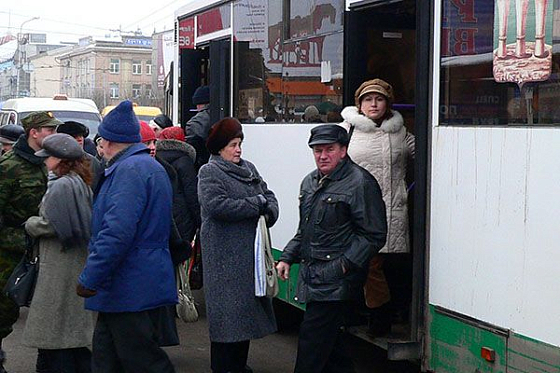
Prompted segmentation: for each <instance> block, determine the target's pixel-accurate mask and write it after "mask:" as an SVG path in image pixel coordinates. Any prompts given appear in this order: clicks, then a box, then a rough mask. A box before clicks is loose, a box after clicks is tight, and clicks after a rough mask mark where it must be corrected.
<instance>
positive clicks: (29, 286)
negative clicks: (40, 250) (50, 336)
mask: <svg viewBox="0 0 560 373" xmlns="http://www.w3.org/2000/svg"><path fill="white" fill-rule="evenodd" d="M25 246H26V248H25V253H24V254H23V257H22V258H21V260H20V261H19V263H18V265H17V266H16V267H15V268H14V271H13V272H12V274H11V275H10V277H9V278H8V281H7V282H6V285H5V286H4V290H3V292H4V294H5V295H6V296H7V297H8V298H10V299H11V300H12V301H14V303H15V304H17V305H18V306H19V307H29V305H30V304H31V299H32V298H33V293H34V291H35V284H36V283H37V274H38V273H39V254H36V255H35V254H34V247H35V242H34V240H33V239H31V238H30V237H29V236H27V235H26V245H25Z"/></svg>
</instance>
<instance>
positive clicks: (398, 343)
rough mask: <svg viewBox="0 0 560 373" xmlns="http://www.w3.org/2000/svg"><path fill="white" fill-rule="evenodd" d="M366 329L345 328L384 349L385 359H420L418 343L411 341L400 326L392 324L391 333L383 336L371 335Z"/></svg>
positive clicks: (359, 327) (357, 327)
mask: <svg viewBox="0 0 560 373" xmlns="http://www.w3.org/2000/svg"><path fill="white" fill-rule="evenodd" d="M395 329H396V330H395ZM367 330H368V329H367V327H366V326H352V327H348V328H346V331H347V332H348V333H350V334H352V335H354V336H356V337H358V338H360V339H363V340H365V341H366V342H368V343H371V344H373V345H375V346H377V347H379V348H382V349H384V350H386V351H387V359H389V360H417V359H420V353H421V349H420V343H419V342H416V341H411V340H410V338H409V337H408V335H407V333H403V330H402V329H401V328H395V327H394V326H393V329H392V331H391V333H390V334H389V335H387V336H383V337H371V336H370V335H369V334H368V333H367Z"/></svg>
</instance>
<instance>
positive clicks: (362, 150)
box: [341, 79, 415, 335]
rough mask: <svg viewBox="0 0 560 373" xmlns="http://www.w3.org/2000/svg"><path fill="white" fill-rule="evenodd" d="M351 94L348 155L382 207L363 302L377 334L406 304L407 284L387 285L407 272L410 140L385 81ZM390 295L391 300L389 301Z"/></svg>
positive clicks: (346, 119) (374, 81) (370, 82)
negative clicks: (377, 247)
mask: <svg viewBox="0 0 560 373" xmlns="http://www.w3.org/2000/svg"><path fill="white" fill-rule="evenodd" d="M354 98H355V103H356V106H349V107H346V108H345V109H344V110H342V112H341V115H342V118H343V119H344V122H342V123H341V125H342V126H344V127H345V128H346V129H347V130H348V131H349V132H350V136H351V139H350V144H349V146H348V154H349V155H350V157H351V158H352V160H353V161H354V162H356V163H357V164H358V165H360V166H362V167H363V168H365V169H366V170H367V171H369V172H370V173H371V174H372V175H373V176H374V177H375V178H376V179H377V181H378V183H379V185H380V187H381V192H382V194H383V200H384V202H385V206H386V211H387V228H388V231H387V243H386V244H385V247H383V248H382V249H381V251H380V252H379V254H378V255H376V256H375V257H374V258H373V259H372V260H371V262H370V268H369V273H368V278H367V281H366V284H365V287H364V294H365V300H366V305H367V306H368V307H369V308H370V309H371V314H370V315H371V317H370V322H369V331H370V333H371V334H373V335H382V334H386V333H388V332H389V331H390V329H391V322H390V321H391V320H390V319H391V312H392V311H393V310H392V309H391V307H393V306H400V307H402V308H406V310H405V313H406V311H407V309H408V307H409V306H410V305H409V304H408V302H409V301H408V297H409V294H406V293H408V292H409V290H408V289H407V287H409V286H410V285H409V284H402V286H401V287H403V288H404V290H403V289H399V291H398V292H397V291H390V289H393V290H395V286H393V285H395V282H398V281H392V280H393V278H397V279H399V278H400V279H402V278H405V279H409V276H410V274H409V273H402V272H403V271H404V272H409V271H407V270H406V267H407V263H409V260H410V259H409V253H410V242H409V232H408V211H407V186H406V181H405V178H406V171H407V167H406V166H407V161H408V160H409V159H411V158H414V151H415V144H414V136H413V135H411V134H410V133H409V132H408V131H407V130H406V127H405V126H404V120H403V117H402V115H401V114H400V113H399V112H398V111H396V110H392V108H391V105H392V103H393V100H394V95H393V87H392V86H391V85H390V84H389V83H387V82H385V81H384V80H381V79H372V80H368V81H366V82H364V83H362V85H360V87H359V88H358V89H357V90H356V93H355V96H354ZM391 269H393V270H391ZM395 272H397V273H395ZM399 272H400V273H399ZM408 281H409V280H408ZM401 282H402V281H401ZM405 282H406V281H405ZM391 298H393V299H392V302H391V303H393V304H391V303H390V302H389V301H390V300H391ZM397 300H399V301H400V302H397ZM395 303H406V304H395Z"/></svg>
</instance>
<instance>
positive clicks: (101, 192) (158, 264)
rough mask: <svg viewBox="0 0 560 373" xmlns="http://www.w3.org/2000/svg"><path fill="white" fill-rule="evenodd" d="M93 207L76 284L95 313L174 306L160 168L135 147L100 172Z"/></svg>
mask: <svg viewBox="0 0 560 373" xmlns="http://www.w3.org/2000/svg"><path fill="white" fill-rule="evenodd" d="M104 177H105V178H104V179H102V180H101V181H100V183H102V184H101V186H100V187H99V188H98V191H97V195H96V197H95V201H94V205H93V219H92V234H91V240H90V243H89V256H88V259H87V261H86V265H85V268H84V270H83V272H82V274H81V275H80V277H79V280H78V281H79V282H80V284H82V285H83V286H84V287H86V288H88V289H93V290H97V294H96V295H95V296H93V297H91V298H87V299H86V301H85V307H86V309H89V310H92V311H99V312H138V311H143V310H148V309H152V308H156V307H159V306H164V305H171V304H175V303H177V289H176V287H175V277H174V270H173V264H172V263H171V255H170V254H169V247H168V243H169V232H170V226H171V225H170V224H171V203H172V191H171V184H170V182H169V178H168V177H167V174H166V172H165V170H164V168H163V167H162V166H161V165H160V164H159V163H158V162H157V161H156V160H155V159H153V158H152V157H150V155H149V152H148V150H147V148H146V147H145V146H144V145H143V144H134V145H132V146H130V147H129V148H128V149H127V150H125V152H124V153H123V154H122V155H121V156H120V157H119V158H118V159H117V160H116V161H115V163H114V164H113V165H111V167H109V168H107V169H106V170H105V174H104Z"/></svg>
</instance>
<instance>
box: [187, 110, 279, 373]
mask: <svg viewBox="0 0 560 373" xmlns="http://www.w3.org/2000/svg"><path fill="white" fill-rule="evenodd" d="M242 140H243V132H242V128H241V124H240V123H239V122H238V121H237V120H236V119H234V118H224V119H222V120H220V121H219V122H217V123H216V124H214V125H213V126H212V128H211V130H210V134H209V136H208V140H207V142H206V147H207V148H208V150H209V152H210V154H211V157H210V161H209V163H208V164H206V165H204V166H203V167H202V168H201V169H200V173H199V183H198V196H199V201H200V206H201V215H202V226H201V231H200V235H201V236H200V237H201V244H202V259H203V265H204V286H205V296H206V307H207V314H208V325H209V329H210V341H211V366H212V371H213V372H214V373H222V372H236V373H237V372H247V371H250V369H249V368H248V367H246V362H247V356H248V352H249V342H250V340H251V339H256V338H262V337H264V336H266V335H268V334H271V333H274V332H275V331H276V320H275V318H274V313H273V310H272V302H271V299H270V298H266V297H256V296H255V277H254V242H255V232H256V228H257V221H258V218H259V216H260V215H264V216H265V217H266V218H267V221H268V224H269V226H271V225H272V224H274V223H275V222H276V219H277V218H278V202H277V200H276V197H275V196H274V193H273V192H272V191H270V190H268V188H267V186H266V183H265V182H264V181H263V179H262V178H261V177H260V175H259V173H258V171H257V169H256V168H255V166H254V165H253V164H252V163H250V162H248V161H246V160H244V159H242V158H241V142H242Z"/></svg>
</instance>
